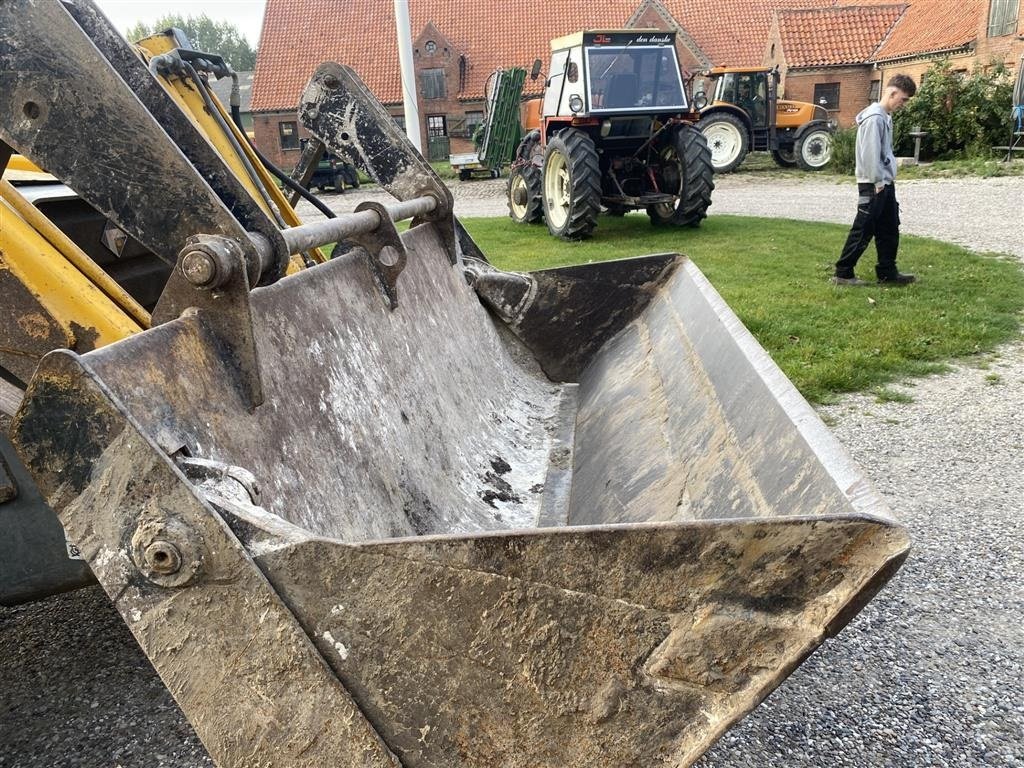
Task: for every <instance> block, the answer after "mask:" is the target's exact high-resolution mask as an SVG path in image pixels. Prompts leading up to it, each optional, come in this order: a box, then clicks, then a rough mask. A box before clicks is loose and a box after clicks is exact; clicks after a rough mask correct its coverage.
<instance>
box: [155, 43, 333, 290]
mask: <svg viewBox="0 0 1024 768" xmlns="http://www.w3.org/2000/svg"><path fill="white" fill-rule="evenodd" d="M135 45H136V47H137V48H138V49H139V50H140V51H141V53H142V55H143V57H144V58H146V59H147V60H148V59H150V58H152V57H153V56H159V55H161V54H164V53H167V52H169V51H171V50H173V49H174V47H175V46H174V40H173V39H171V37H169V36H168V35H163V34H160V35H153V36H152V37H147V38H145V39H143V40H140V41H139V42H137V43H136V44H135ZM157 79H158V80H159V81H160V83H161V85H163V86H164V89H165V90H166V91H167V92H168V93H169V94H170V95H171V98H173V99H174V100H175V101H176V102H177V104H178V106H179V107H181V109H182V111H184V113H185V114H186V115H188V116H189V118H190V119H191V120H192V122H193V123H195V125H196V126H197V127H198V128H199V130H200V131H201V132H202V134H203V135H204V136H205V137H206V138H207V140H208V141H209V142H210V143H211V144H212V145H213V147H214V149H216V150H217V152H218V153H219V154H220V156H221V157H222V158H224V162H226V163H227V164H228V166H229V167H230V168H231V170H232V172H233V173H234V174H235V176H237V177H238V179H239V180H240V181H241V183H242V184H243V186H245V188H246V190H247V191H248V192H249V194H250V195H251V196H252V198H253V199H254V200H255V201H256V202H257V203H258V204H259V206H260V207H261V208H262V209H263V211H264V213H266V214H267V215H269V216H272V217H273V215H274V212H273V211H272V210H271V208H270V206H269V205H267V203H266V201H265V200H264V198H263V195H262V193H261V192H260V190H259V188H258V187H257V185H256V184H255V182H254V181H253V180H252V179H251V178H250V176H249V173H248V171H247V170H246V168H245V164H244V162H243V161H242V159H241V158H240V157H239V155H238V152H237V151H236V150H235V145H234V144H233V143H232V141H231V138H230V137H228V136H226V135H225V134H224V131H223V130H222V129H221V126H220V122H219V121H218V120H217V119H216V118H215V117H214V116H212V115H210V114H209V111H208V110H207V108H206V102H205V101H204V100H203V97H202V94H200V93H199V92H198V91H197V90H196V88H195V86H194V85H193V84H192V83H190V82H188V81H187V80H183V79H181V78H179V77H171V78H164V77H159V78H157ZM213 101H214V104H215V105H216V106H217V109H218V111H219V112H220V115H221V118H222V119H223V121H224V124H225V125H227V127H228V129H229V130H230V131H231V132H232V134H233V136H234V139H235V141H236V142H237V144H238V146H240V147H241V148H242V151H243V152H244V153H245V155H246V158H247V159H248V161H249V163H250V164H251V165H252V167H253V168H254V169H255V171H256V175H257V176H258V177H259V180H260V183H261V184H262V186H263V188H264V189H265V190H266V191H267V194H268V195H269V196H270V199H271V200H272V201H273V204H274V208H276V209H277V212H278V213H279V214H280V217H281V220H282V221H283V222H284V224H285V225H286V226H289V227H294V226H297V225H299V224H301V223H302V220H301V219H300V218H299V217H298V215H297V214H296V213H295V209H294V208H292V207H291V205H290V204H289V203H288V200H287V198H286V197H285V196H284V194H283V193H282V192H281V190H280V189H279V188H278V186H277V180H276V179H275V178H274V177H273V176H272V175H271V174H270V172H269V171H267V169H266V168H264V167H263V163H261V162H260V160H259V158H258V157H257V156H256V154H255V153H254V152H253V151H252V148H251V147H250V146H249V142H248V138H247V136H246V135H245V134H244V133H243V132H242V131H240V130H239V129H238V127H237V126H236V125H235V124H234V122H232V120H231V116H230V114H229V113H228V112H227V110H225V109H224V106H223V105H222V104H221V103H220V102H219V101H218V100H217V99H216V98H215V97H214V99H213ZM308 255H309V256H310V258H311V259H312V260H313V261H314V262H317V263H323V262H325V261H327V257H326V256H324V255H323V253H322V252H321V251H320V250H319V249H315V250H313V251H311V252H310V253H309V254H308ZM302 268H303V262H302V259H301V258H300V257H298V256H294V257H293V258H292V260H291V263H290V265H289V268H288V273H289V274H291V273H293V272H295V271H298V270H299V269H302Z"/></svg>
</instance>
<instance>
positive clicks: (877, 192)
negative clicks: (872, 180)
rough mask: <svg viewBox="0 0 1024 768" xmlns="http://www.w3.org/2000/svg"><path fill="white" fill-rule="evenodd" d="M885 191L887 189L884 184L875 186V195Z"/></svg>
mask: <svg viewBox="0 0 1024 768" xmlns="http://www.w3.org/2000/svg"><path fill="white" fill-rule="evenodd" d="M883 189H885V184H882V183H879V184H875V194H876V195H880V194H882V190H883Z"/></svg>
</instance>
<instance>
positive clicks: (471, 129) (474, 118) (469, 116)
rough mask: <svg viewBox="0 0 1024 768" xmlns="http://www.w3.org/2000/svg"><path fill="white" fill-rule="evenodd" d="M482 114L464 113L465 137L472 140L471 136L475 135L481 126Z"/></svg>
mask: <svg viewBox="0 0 1024 768" xmlns="http://www.w3.org/2000/svg"><path fill="white" fill-rule="evenodd" d="M483 122H484V113H483V112H467V113H466V137H467V138H470V139H472V138H473V134H474V133H476V129H477V128H479V127H480V126H481V125H483Z"/></svg>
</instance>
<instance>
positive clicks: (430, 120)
mask: <svg viewBox="0 0 1024 768" xmlns="http://www.w3.org/2000/svg"><path fill="white" fill-rule="evenodd" d="M450 145H451V140H450V139H449V138H448V118H447V117H446V116H445V115H427V160H430V161H434V160H447V159H448V154H449V150H450Z"/></svg>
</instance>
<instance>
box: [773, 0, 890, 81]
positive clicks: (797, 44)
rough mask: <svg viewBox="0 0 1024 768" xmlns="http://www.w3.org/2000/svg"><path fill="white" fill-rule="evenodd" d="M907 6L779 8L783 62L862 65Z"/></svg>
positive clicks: (798, 64)
mask: <svg viewBox="0 0 1024 768" xmlns="http://www.w3.org/2000/svg"><path fill="white" fill-rule="evenodd" d="M906 7H907V6H906V5H904V4H900V5H878V6H862V5H859V6H844V7H839V8H809V9H806V10H797V11H794V10H782V11H779V12H778V20H779V37H780V39H781V41H782V50H783V52H784V53H785V56H786V64H787V65H788V66H790V67H815V66H819V67H820V66H834V65H839V64H861V63H863V62H865V61H867V60H868V59H869V58H870V57H871V55H872V54H873V53H874V52H875V51H876V50H877V49H878V47H879V46H880V45H881V44H882V43H883V41H885V39H886V36H887V35H888V34H889V31H890V30H891V29H892V28H893V25H894V24H896V22H897V21H898V20H899V18H900V16H901V15H902V14H903V11H904V10H905V9H906Z"/></svg>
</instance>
